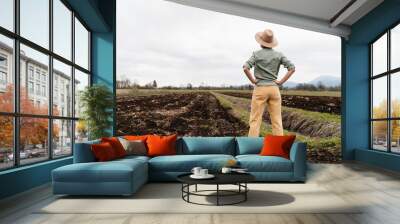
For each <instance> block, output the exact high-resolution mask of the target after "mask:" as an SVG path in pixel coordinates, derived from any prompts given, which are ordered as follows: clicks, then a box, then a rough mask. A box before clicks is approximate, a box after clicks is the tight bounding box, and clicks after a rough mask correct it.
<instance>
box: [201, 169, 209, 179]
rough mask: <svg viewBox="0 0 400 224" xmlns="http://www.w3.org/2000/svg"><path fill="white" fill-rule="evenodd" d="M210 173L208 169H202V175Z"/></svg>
mask: <svg viewBox="0 0 400 224" xmlns="http://www.w3.org/2000/svg"><path fill="white" fill-rule="evenodd" d="M207 175H208V169H201V170H200V176H203V177H204V176H207Z"/></svg>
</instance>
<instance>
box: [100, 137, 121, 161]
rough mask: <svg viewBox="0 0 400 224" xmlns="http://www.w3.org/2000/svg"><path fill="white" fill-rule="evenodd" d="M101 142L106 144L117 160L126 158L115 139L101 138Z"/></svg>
mask: <svg viewBox="0 0 400 224" xmlns="http://www.w3.org/2000/svg"><path fill="white" fill-rule="evenodd" d="M101 142H108V143H110V145H111V146H112V148H113V149H114V151H115V155H116V156H117V157H118V158H121V157H124V156H126V151H125V149H124V146H122V144H121V142H119V140H118V138H117V137H109V138H101Z"/></svg>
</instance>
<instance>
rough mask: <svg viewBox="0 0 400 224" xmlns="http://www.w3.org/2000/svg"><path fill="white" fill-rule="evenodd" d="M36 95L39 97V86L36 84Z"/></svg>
mask: <svg viewBox="0 0 400 224" xmlns="http://www.w3.org/2000/svg"><path fill="white" fill-rule="evenodd" d="M36 95H38V96H39V95H40V84H36ZM32 97H33V96H32Z"/></svg>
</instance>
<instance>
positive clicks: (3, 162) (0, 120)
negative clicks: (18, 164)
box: [0, 115, 14, 169]
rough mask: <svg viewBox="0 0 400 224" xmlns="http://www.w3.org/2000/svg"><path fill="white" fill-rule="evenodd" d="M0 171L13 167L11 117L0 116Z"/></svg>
mask: <svg viewBox="0 0 400 224" xmlns="http://www.w3.org/2000/svg"><path fill="white" fill-rule="evenodd" d="M0 124H1V128H0V136H1V138H0V169H6V168H10V167H12V166H14V140H13V139H14V123H13V117H11V116H3V115H0Z"/></svg>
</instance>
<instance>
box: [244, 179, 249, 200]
mask: <svg viewBox="0 0 400 224" xmlns="http://www.w3.org/2000/svg"><path fill="white" fill-rule="evenodd" d="M244 188H245V189H244V190H245V192H244V201H247V192H248V189H247V183H244Z"/></svg>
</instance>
